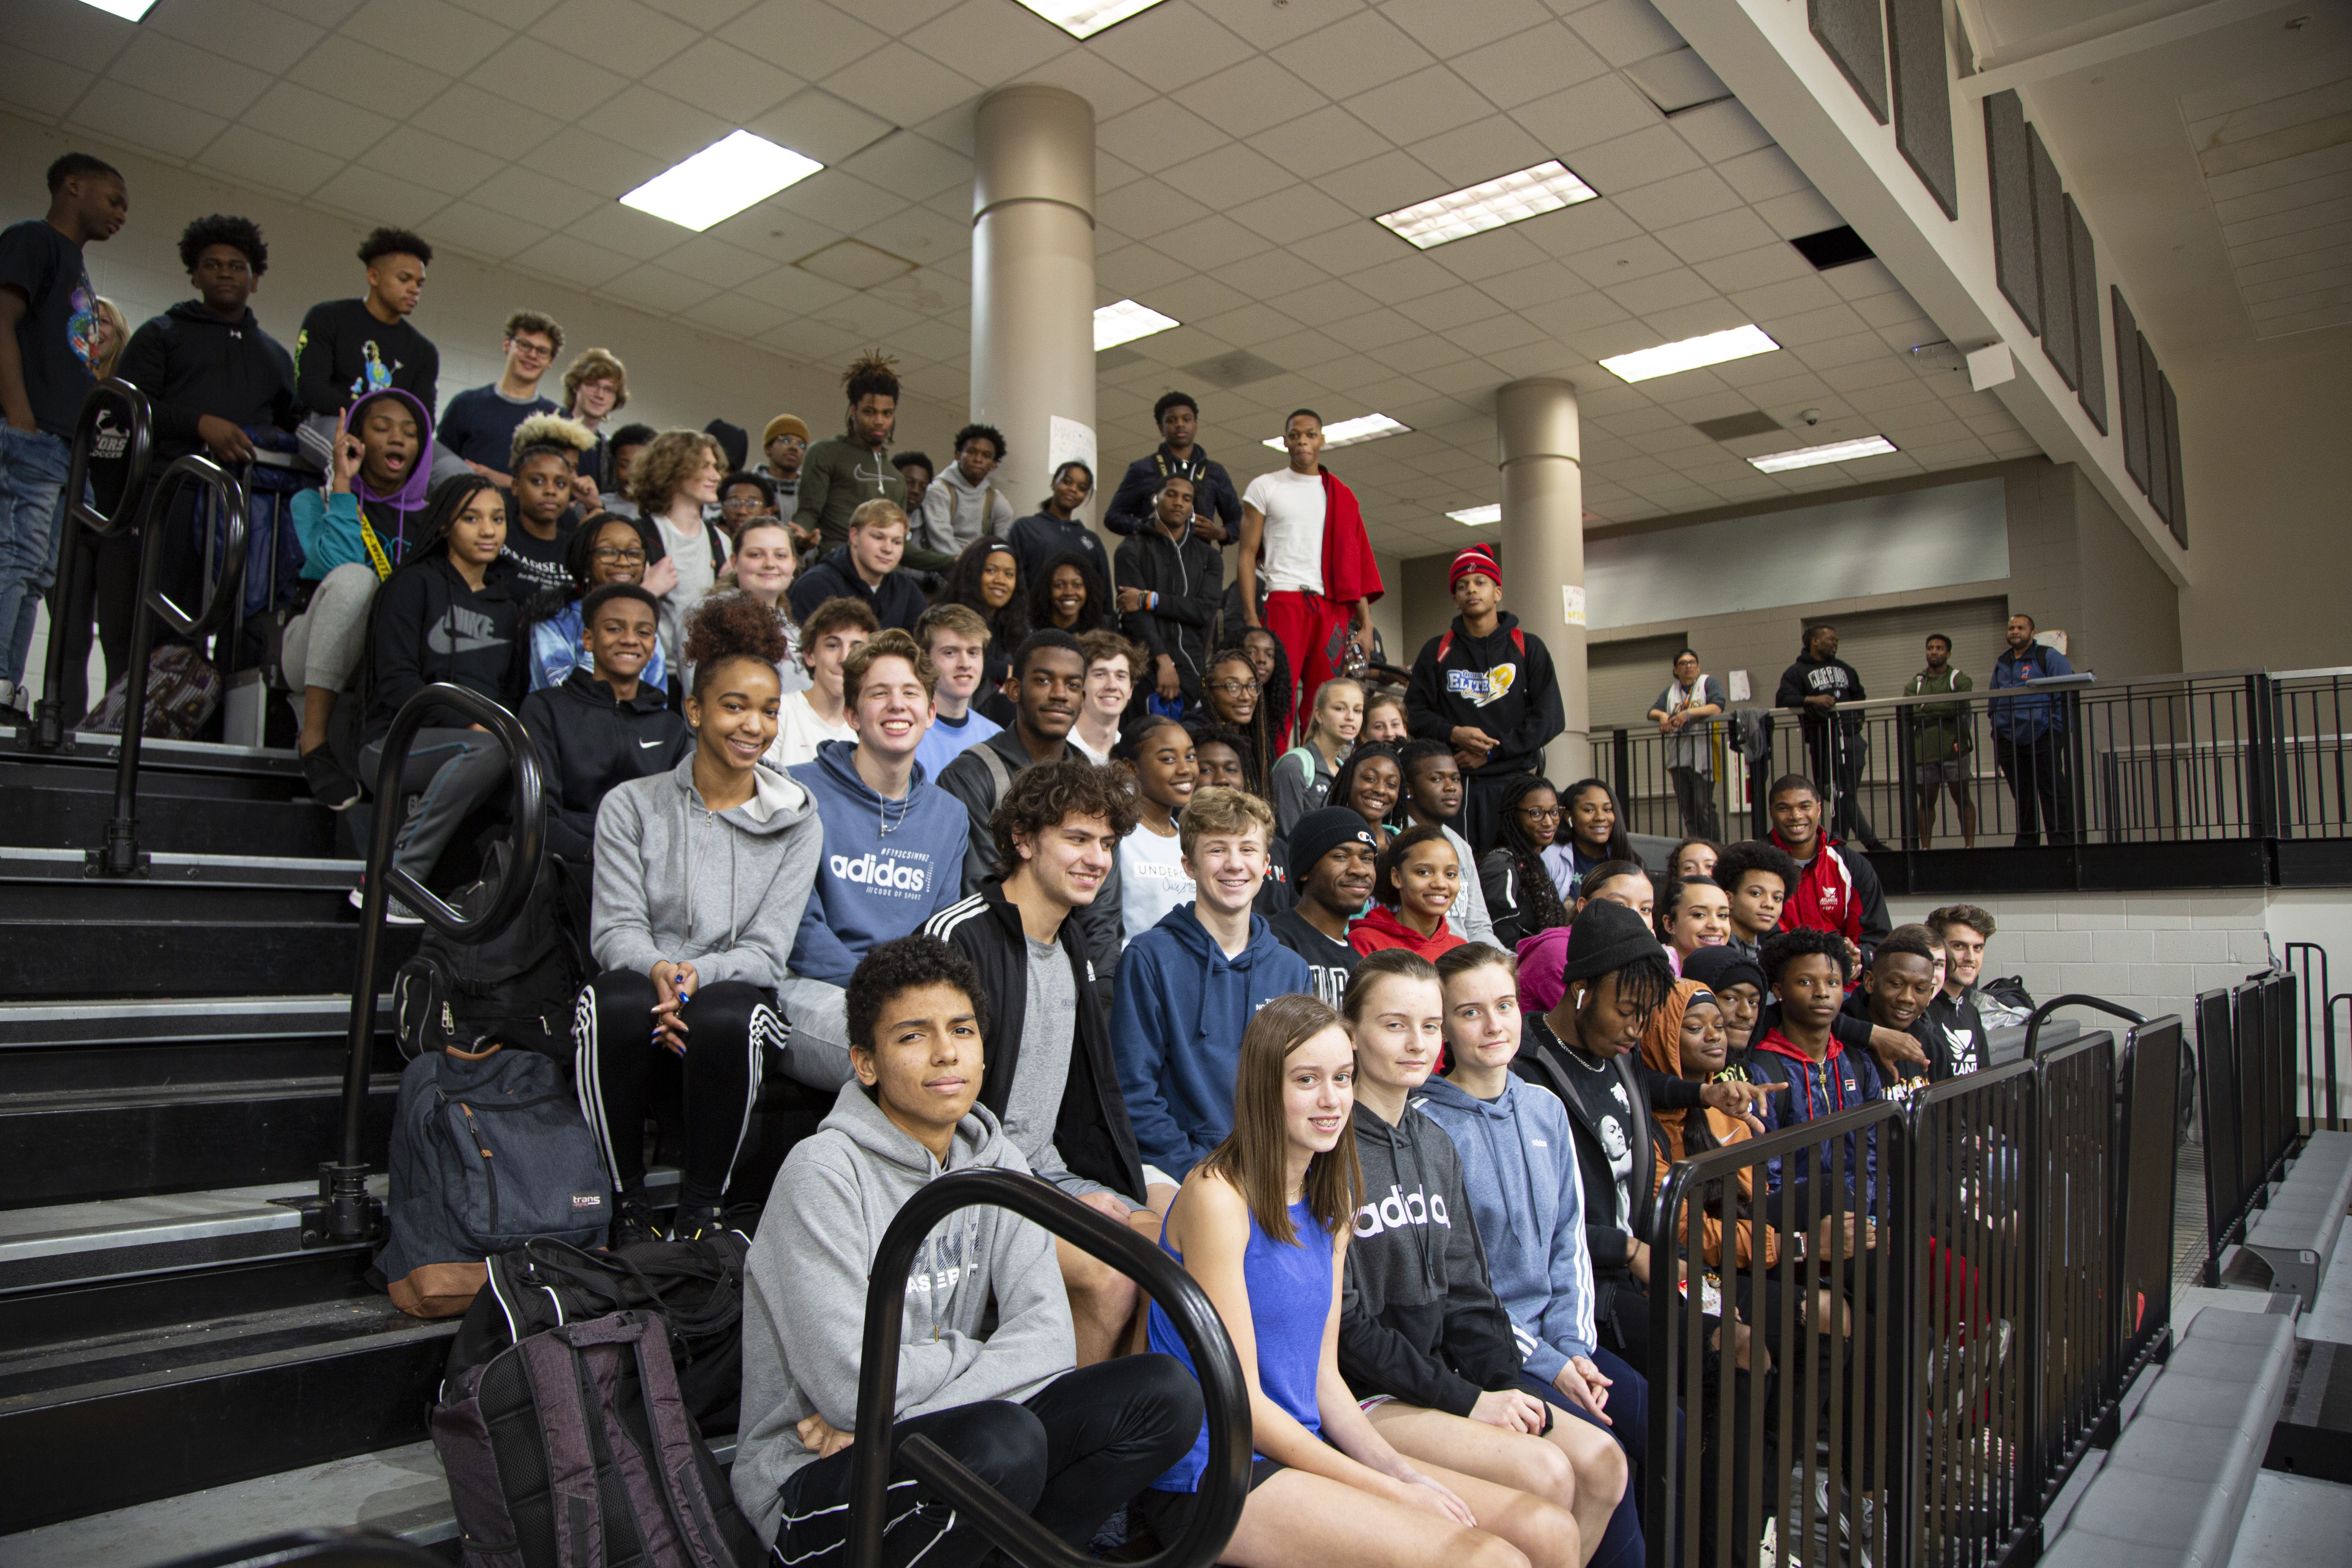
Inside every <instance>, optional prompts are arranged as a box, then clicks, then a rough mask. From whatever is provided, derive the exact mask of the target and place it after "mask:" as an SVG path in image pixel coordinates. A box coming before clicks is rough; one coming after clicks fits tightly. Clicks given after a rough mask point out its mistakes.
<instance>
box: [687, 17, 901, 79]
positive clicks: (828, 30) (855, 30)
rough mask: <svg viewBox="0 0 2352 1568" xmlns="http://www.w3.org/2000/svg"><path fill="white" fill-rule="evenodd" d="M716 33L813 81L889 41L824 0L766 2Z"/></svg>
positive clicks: (723, 38) (730, 42) (771, 62)
mask: <svg viewBox="0 0 2352 1568" xmlns="http://www.w3.org/2000/svg"><path fill="white" fill-rule="evenodd" d="M717 37H719V39H720V40H721V41H722V42H724V43H727V44H730V45H731V46H733V47H736V48H739V49H744V50H747V51H749V52H750V53H751V54H754V55H757V56H759V57H760V58H761V59H763V60H766V61H767V62H768V63H769V64H771V65H776V66H782V68H785V69H786V70H789V71H791V72H793V74H795V75H797V76H800V77H802V78H803V79H807V80H811V81H815V80H821V79H824V78H826V77H829V76H831V75H832V74H833V73H834V72H835V71H837V70H840V69H841V68H844V67H845V66H848V65H850V64H853V63H854V62H856V60H858V59H860V58H863V57H865V56H866V55H869V54H871V53H873V52H874V51H875V50H876V49H878V48H880V47H882V46H883V45H884V44H887V43H888V42H889V41H890V40H889V37H888V36H887V35H886V34H883V33H879V32H877V31H876V30H875V29H874V28H872V27H869V26H866V24H865V23H864V22H862V21H859V20H858V19H857V18H856V16H849V15H847V14H845V13H844V12H842V11H839V10H836V9H835V8H834V7H833V6H831V5H825V4H824V0H761V3H760V4H759V5H754V6H752V7H751V9H750V10H749V11H746V12H745V13H743V14H742V15H741V16H738V17H736V18H735V19H734V20H733V21H731V22H730V23H728V24H727V25H726V26H722V27H720V28H719V31H718V34H717Z"/></svg>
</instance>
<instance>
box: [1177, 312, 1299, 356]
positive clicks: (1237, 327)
mask: <svg viewBox="0 0 2352 1568" xmlns="http://www.w3.org/2000/svg"><path fill="white" fill-rule="evenodd" d="M1197 324H1198V325H1199V326H1200V327H1201V328H1202V330H1203V331H1210V332H1213V333H1215V334H1216V335H1217V336H1218V337H1221V338H1223V339H1224V340H1225V342H1229V343H1249V344H1258V343H1265V342H1272V341H1273V340H1274V339H1275V338H1277V337H1279V336H1281V335H1282V334H1283V333H1284V332H1286V331H1289V330H1290V325H1291V323H1290V320H1289V318H1288V317H1286V316H1285V315H1284V314H1283V313H1282V312H1281V311H1279V310H1276V309H1274V308H1273V307H1272V306H1271V305H1261V304H1257V303H1255V301H1253V302H1251V303H1249V304H1245V305H1243V306H1241V307H1240V308H1239V309H1237V310H1226V311H1223V312H1221V313H1219V314H1217V315H1213V316H1204V317H1202V319H1201V320H1200V321H1199V322H1198V323H1197ZM1261 357H1263V356H1261ZM1267 363H1277V364H1278V363H1280V362H1279V361H1273V360H1269V361H1268V362H1267ZM1285 368H1288V367H1285Z"/></svg>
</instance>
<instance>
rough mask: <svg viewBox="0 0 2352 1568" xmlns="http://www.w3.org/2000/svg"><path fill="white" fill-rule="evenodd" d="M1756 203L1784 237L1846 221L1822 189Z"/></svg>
mask: <svg viewBox="0 0 2352 1568" xmlns="http://www.w3.org/2000/svg"><path fill="white" fill-rule="evenodd" d="M1755 206H1756V213H1757V216H1759V217H1761V218H1762V219H1763V220H1764V221H1765V222H1766V223H1769V224H1770V225H1771V226H1772V231H1773V232H1774V233H1775V234H1778V235H1779V236H1780V237H1781V238H1783V239H1794V238H1796V237H1797V236H1799V235H1801V234H1818V233H1820V232H1821V231H1822V229H1825V228H1835V227H1837V226H1839V225H1840V224H1842V223H1843V222H1845V219H1843V218H1842V217H1840V216H1838V214H1837V209H1836V208H1835V207H1833V206H1832V205H1830V204H1829V203H1828V202H1826V201H1824V200H1822V195H1821V193H1820V192H1818V191H1811V190H1804V191H1794V192H1791V193H1790V194H1789V195H1785V196H1774V197H1772V198H1771V199H1770V200H1769V201H1761V202H1758V203H1756V204H1755ZM1856 265H1859V263H1857V264H1856Z"/></svg>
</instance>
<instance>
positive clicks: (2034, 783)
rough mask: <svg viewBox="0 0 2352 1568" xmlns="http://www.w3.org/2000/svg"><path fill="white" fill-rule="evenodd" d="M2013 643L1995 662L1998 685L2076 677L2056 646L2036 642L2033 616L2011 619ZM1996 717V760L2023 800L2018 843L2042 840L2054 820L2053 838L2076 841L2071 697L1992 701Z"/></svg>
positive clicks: (1999, 688) (2013, 791) (2013, 792)
mask: <svg viewBox="0 0 2352 1568" xmlns="http://www.w3.org/2000/svg"><path fill="white" fill-rule="evenodd" d="M2008 637H2009V647H2007V648H2006V649H2004V650H2003V651H2002V653H2001V656H2000V658H1998V659H1995V660H1994V661H1993V667H1992V689H1994V690H1995V691H2007V690H2013V689H2016V688H2018V687H2021V686H2023V685H2025V684H2026V683H2027V682H2028V681H2033V680H2046V679H2049V678H2050V677H2052V676H2053V675H2072V674H2074V666H2073V665H2072V664H2070V663H2068V662H2067V660H2066V656H2065V655H2064V654H2063V653H2060V652H2059V651H2058V650H2057V649H2056V648H2054V647H2043V646H2042V644H2040V643H2038V642H2036V641H2034V640H2033V617H2032V616H2029V615H2024V614H2018V615H2014V616H2010V617H2009V631H2008ZM1988 708H1989V709H1990V718H1991V720H1992V754H1993V761H1994V762H1996V763H1999V764H2000V776H2001V777H2003V778H2005V779H2007V780H2008V781H2009V793H2010V794H2011V795H2014V796H2015V797H2016V798H2017V842H2018V844H2019V845H2020V846H2021V847H2023V846H2031V845H2038V844H2040V843H2041V842H2042V819H2043V818H2044V817H2047V818H2048V819H2049V822H2050V842H2051V843H2053V844H2072V843H2074V782H2073V778H2072V774H2073V772H2074V770H2073V768H2072V767H2071V766H2070V765H2069V758H2068V755H2067V747H2066V698H2065V697H2064V696H2063V694H2060V693H2056V692H2053V693H2051V694H2049V695H2047V696H2038V697H2010V698H2004V699H2002V700H1999V701H1996V702H1992V703H1990V704H1988Z"/></svg>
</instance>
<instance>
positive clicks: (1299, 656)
mask: <svg viewBox="0 0 2352 1568" xmlns="http://www.w3.org/2000/svg"><path fill="white" fill-rule="evenodd" d="M1354 618H1355V617H1354V616H1353V615H1352V614H1351V613H1350V611H1349V606H1347V605H1342V604H1339V603H1337V602H1335V601H1333V600H1330V599H1327V598H1325V597H1324V596H1323V595H1320V594H1309V593H1307V592H1306V591H1305V590H1303V589H1297V588H1293V589H1286V590H1285V591H1284V592H1282V593H1279V594H1268V595H1266V596H1265V629H1266V630H1268V631H1270V632H1272V633H1273V634H1274V638H1275V641H1276V642H1278V643H1280V644H1281V645H1282V651H1283V654H1284V656H1285V657H1286V658H1288V659H1289V660H1290V674H1291V679H1294V680H1296V681H1297V683H1298V689H1297V700H1296V701H1294V702H1292V704H1291V705H1290V713H1291V721H1292V723H1293V724H1294V725H1295V726H1296V728H1297V732H1299V733H1301V734H1304V733H1305V732H1306V730H1307V724H1308V722H1309V721H1311V719H1312V718H1313V716H1314V713H1315V694H1316V693H1317V692H1318V691H1320V690H1321V689H1323V683H1324V682H1325V681H1327V680H1328V679H1331V678H1332V677H1333V676H1335V675H1337V674H1339V666H1340V664H1341V663H1342V662H1343V661H1344V660H1345V659H1346V658H1347V656H1348V632H1349V625H1350V623H1351V622H1352V621H1353V620H1354ZM1283 743H1284V744H1288V743H1289V742H1288V741H1287V740H1285V741H1284V742H1283Z"/></svg>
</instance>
